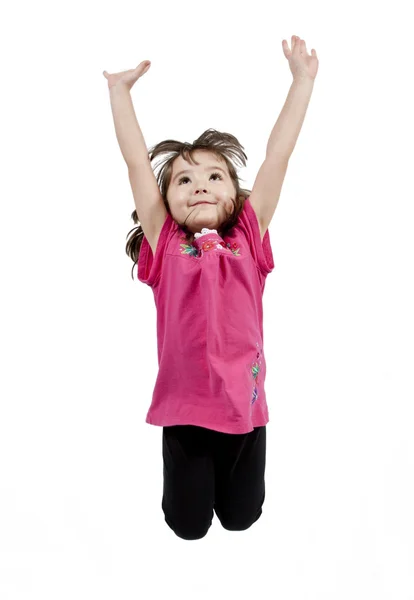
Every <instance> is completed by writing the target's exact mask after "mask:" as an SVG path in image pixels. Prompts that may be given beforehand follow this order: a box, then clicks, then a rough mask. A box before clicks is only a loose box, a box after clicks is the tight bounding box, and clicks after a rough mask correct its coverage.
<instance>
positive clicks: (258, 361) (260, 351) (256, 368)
mask: <svg viewBox="0 0 414 600" xmlns="http://www.w3.org/2000/svg"><path fill="white" fill-rule="evenodd" d="M262 354H263V349H262V348H260V347H259V344H258V343H257V342H256V360H255V361H254V362H253V363H252V365H251V371H252V376H253V394H252V401H251V404H254V403H255V402H256V400H257V398H258V395H259V392H258V387H257V384H258V375H259V373H260V366H261V364H262V361H261V355H262Z"/></svg>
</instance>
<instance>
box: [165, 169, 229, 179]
mask: <svg viewBox="0 0 414 600" xmlns="http://www.w3.org/2000/svg"><path fill="white" fill-rule="evenodd" d="M216 169H217V170H219V171H222V173H224V175H226V171H224V169H222V168H221V167H219V166H216V167H215V166H210V167H205V169H204V170H205V171H212V170H216ZM183 173H191V170H190V169H185V170H184V171H179V172H178V173H176V174H175V175H174V177H173V181H175V180H176V179H177V177H178V176H179V175H182V174H183Z"/></svg>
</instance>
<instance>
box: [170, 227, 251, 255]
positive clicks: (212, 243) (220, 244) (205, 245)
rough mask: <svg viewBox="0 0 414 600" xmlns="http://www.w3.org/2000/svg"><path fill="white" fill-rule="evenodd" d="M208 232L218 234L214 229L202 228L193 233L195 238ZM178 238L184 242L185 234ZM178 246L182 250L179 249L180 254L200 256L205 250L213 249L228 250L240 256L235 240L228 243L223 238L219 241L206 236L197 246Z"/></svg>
mask: <svg viewBox="0 0 414 600" xmlns="http://www.w3.org/2000/svg"><path fill="white" fill-rule="evenodd" d="M209 233H213V234H216V235H218V234H217V231H216V230H215V229H207V228H203V229H202V230H201V233H195V234H194V238H195V239H196V240H197V239H198V238H200V237H203V236H207V235H208V234H209ZM180 239H181V240H182V241H184V242H185V241H186V237H185V236H184V237H181V238H180ZM180 246H181V247H182V248H183V250H181V254H190V255H191V256H201V255H202V254H204V253H205V252H211V251H213V250H221V251H223V250H226V251H229V250H230V251H231V252H232V253H233V254H234V255H235V256H240V254H239V250H240V246H238V245H237V243H236V242H233V243H232V244H230V243H229V242H224V241H223V240H221V241H219V240H217V238H211V239H209V238H206V240H205V241H202V242H201V244H199V247H198V248H196V247H195V246H194V245H193V244H180Z"/></svg>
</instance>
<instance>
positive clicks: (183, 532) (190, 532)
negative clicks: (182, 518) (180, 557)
mask: <svg viewBox="0 0 414 600" xmlns="http://www.w3.org/2000/svg"><path fill="white" fill-rule="evenodd" d="M165 522H166V523H167V525H168V527H169V528H170V529H171V530H172V531H173V532H174V533H175V535H176V536H177V537H179V538H181V539H183V540H201V539H202V538H203V537H205V536H206V535H207V533H208V530H209V529H210V525H211V524H210V525H208V526H207V527H202V528H201V527H195V526H194V527H188V526H183V525H180V526H175V525H173V524H172V523H171V522H170V521H169V520H168V519H167V517H165Z"/></svg>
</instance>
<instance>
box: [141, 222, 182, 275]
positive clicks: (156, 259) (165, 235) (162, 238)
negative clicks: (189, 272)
mask: <svg viewBox="0 0 414 600" xmlns="http://www.w3.org/2000/svg"><path fill="white" fill-rule="evenodd" d="M174 224H175V223H174V220H173V219H172V217H171V215H170V214H169V213H167V216H166V217H165V221H164V225H163V226H162V229H161V231H160V235H159V238H158V242H157V247H156V249H155V256H153V253H152V249H151V246H150V245H149V243H148V240H147V238H146V237H145V235H144V237H143V239H142V242H141V248H140V252H139V258H138V270H137V275H138V279H139V281H142V283H146V284H147V285H149V286H150V287H155V285H156V284H157V283H158V280H159V278H160V275H161V270H162V264H163V262H164V257H165V251H166V248H167V243H168V240H169V237H170V232H171V229H172V227H173V226H174Z"/></svg>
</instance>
